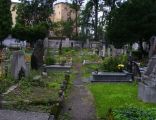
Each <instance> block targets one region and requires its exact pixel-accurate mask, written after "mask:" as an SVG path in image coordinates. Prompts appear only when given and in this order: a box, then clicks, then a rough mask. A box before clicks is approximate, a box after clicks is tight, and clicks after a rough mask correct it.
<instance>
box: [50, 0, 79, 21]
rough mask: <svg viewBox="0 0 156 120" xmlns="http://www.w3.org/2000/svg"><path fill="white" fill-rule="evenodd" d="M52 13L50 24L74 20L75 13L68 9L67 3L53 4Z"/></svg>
mask: <svg viewBox="0 0 156 120" xmlns="http://www.w3.org/2000/svg"><path fill="white" fill-rule="evenodd" d="M53 10H54V12H53V14H52V15H51V16H50V19H51V21H52V22H58V21H67V20H68V19H71V20H75V18H76V11H75V10H74V9H72V8H71V7H70V4H69V3H67V2H60V3H56V4H54V8H53Z"/></svg>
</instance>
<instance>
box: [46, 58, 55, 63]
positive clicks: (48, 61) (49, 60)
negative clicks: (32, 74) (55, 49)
mask: <svg viewBox="0 0 156 120" xmlns="http://www.w3.org/2000/svg"><path fill="white" fill-rule="evenodd" d="M55 62H56V61H55V59H54V58H53V57H46V59H45V64H47V65H54V64H55Z"/></svg>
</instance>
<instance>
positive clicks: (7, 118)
mask: <svg viewBox="0 0 156 120" xmlns="http://www.w3.org/2000/svg"><path fill="white" fill-rule="evenodd" d="M0 119H1V120H48V119H49V114H48V113H38V112H21V111H12V110H0ZM51 120H54V119H52V118H51Z"/></svg>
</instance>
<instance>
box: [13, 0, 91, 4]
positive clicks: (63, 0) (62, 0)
mask: <svg viewBox="0 0 156 120" xmlns="http://www.w3.org/2000/svg"><path fill="white" fill-rule="evenodd" d="M11 1H12V2H19V0H11ZM70 1H71V0H56V2H55V3H57V2H70ZM87 1H88V0H85V2H84V4H85V3H87Z"/></svg>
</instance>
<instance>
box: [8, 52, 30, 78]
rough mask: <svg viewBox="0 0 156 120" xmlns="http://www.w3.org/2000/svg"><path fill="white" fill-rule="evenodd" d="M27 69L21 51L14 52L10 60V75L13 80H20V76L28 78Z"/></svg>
mask: <svg viewBox="0 0 156 120" xmlns="http://www.w3.org/2000/svg"><path fill="white" fill-rule="evenodd" d="M28 69H29V68H28V67H27V65H26V62H25V59H24V52H23V51H16V52H14V53H13V57H12V60H11V75H12V76H13V78H14V79H20V74H21V75H23V76H28V74H29V70H28Z"/></svg>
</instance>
